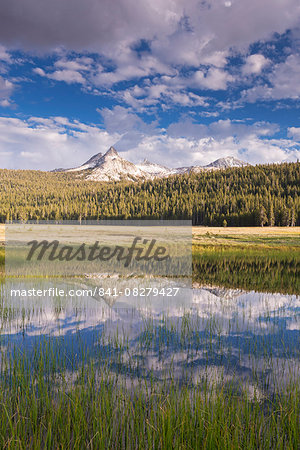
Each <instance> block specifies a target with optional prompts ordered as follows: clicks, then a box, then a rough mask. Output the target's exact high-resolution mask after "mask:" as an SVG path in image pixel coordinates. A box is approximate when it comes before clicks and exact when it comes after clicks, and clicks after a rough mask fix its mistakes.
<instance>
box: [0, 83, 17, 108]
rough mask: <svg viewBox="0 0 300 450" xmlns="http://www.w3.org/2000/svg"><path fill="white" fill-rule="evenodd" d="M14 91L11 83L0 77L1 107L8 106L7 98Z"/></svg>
mask: <svg viewBox="0 0 300 450" xmlns="http://www.w3.org/2000/svg"><path fill="white" fill-rule="evenodd" d="M13 89H14V85H13V83H12V82H11V81H9V80H6V79H5V78H3V77H2V76H1V75H0V102H1V106H4V107H6V106H10V101H9V97H10V96H11V94H12V92H13Z"/></svg>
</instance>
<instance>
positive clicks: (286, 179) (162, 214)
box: [0, 162, 300, 226]
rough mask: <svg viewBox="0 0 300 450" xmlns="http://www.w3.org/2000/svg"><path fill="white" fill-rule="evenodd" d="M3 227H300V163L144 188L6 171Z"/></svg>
mask: <svg viewBox="0 0 300 450" xmlns="http://www.w3.org/2000/svg"><path fill="white" fill-rule="evenodd" d="M0 177H1V178H0V179H1V182H0V199H1V201H0V221H1V222H5V221H6V220H24V221H25V220H45V219H46V220H60V219H79V220H85V219H106V218H118V219H122V218H124V219H128V218H132V219H133V218H135V219H139V218H147V219H148V218H151V219H161V218H162V219H171V218H173V219H179V218H180V219H187V218H193V223H194V224H195V225H208V226H219V225H221V226H226V225H228V226H263V225H265V226H272V225H279V226H288V225H289V226H294V225H300V163H299V162H298V163H289V164H288V163H285V164H277V165H276V164H273V165H264V166H255V167H253V166H247V167H242V168H231V169H226V170H216V171H211V172H204V173H200V174H191V175H177V176H172V177H169V178H165V179H156V180H154V181H147V182H144V183H128V182H126V183H125V182H123V183H122V182H118V183H103V182H102V183H101V182H94V181H89V182H88V181H81V180H80V179H78V178H76V177H75V176H74V174H69V173H48V172H38V171H25V170H23V171H20V170H15V171H13V170H4V169H2V170H0Z"/></svg>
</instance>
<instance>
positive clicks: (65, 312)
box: [1, 280, 300, 397]
mask: <svg viewBox="0 0 300 450" xmlns="http://www.w3.org/2000/svg"><path fill="white" fill-rule="evenodd" d="M155 282H157V281H155ZM39 283H40V286H41V285H43V282H41V281H40V282H39ZM133 283H135V284H139V283H141V282H140V281H139V280H135V281H134V282H133ZM27 284H28V283H27ZM113 284H114V285H117V283H116V280H115V281H113ZM162 284H163V280H162ZM45 285H47V287H49V285H51V282H49V281H48V282H47V283H46V282H45ZM53 285H54V284H53ZM26 286H27V285H26V282H16V281H6V282H5V283H4V284H3V285H2V286H1V292H2V305H1V346H2V351H7V352H11V354H12V355H14V354H16V352H20V351H21V352H23V353H26V354H28V355H29V357H30V355H31V354H33V353H34V352H35V351H36V349H37V346H38V348H39V351H43V346H45V345H48V343H49V341H51V345H52V346H53V347H52V348H53V351H54V353H55V352H56V351H57V354H60V355H64V358H65V361H67V363H66V362H65V365H64V367H65V370H68V371H76V370H77V369H78V368H79V367H80V366H82V364H83V363H84V362H83V360H82V348H85V349H88V355H89V358H91V359H93V361H94V363H95V366H97V365H98V367H100V366H101V365H106V366H107V367H108V368H109V371H110V372H111V373H119V374H120V376H123V377H124V378H126V377H128V378H130V380H131V382H132V383H134V382H137V381H138V379H139V378H141V377H143V378H147V377H150V376H151V378H154V379H155V380H156V381H157V382H159V381H161V380H165V379H166V378H168V377H170V373H171V372H172V378H173V379H176V380H178V381H179V382H183V381H185V382H186V381H187V380H188V382H190V383H192V384H195V383H198V382H201V381H202V382H203V380H206V381H207V382H209V383H217V382H218V380H220V379H222V380H223V381H224V380H228V381H230V380H232V379H233V378H234V379H235V382H237V383H240V385H241V386H247V392H248V395H251V392H252V394H253V395H254V392H255V396H256V397H257V396H259V395H260V396H263V395H264V393H265V392H266V390H269V389H271V386H273V387H275V386H276V388H278V387H279V386H284V385H285V384H286V383H290V382H292V381H293V380H297V379H299V375H300V373H299V372H300V371H299V353H300V350H299V349H300V345H299V344H300V297H299V296H294V295H282V294H270V293H260V292H253V291H252V292H246V291H242V290H235V289H225V288H209V287H198V288H194V289H193V290H191V289H189V288H188V287H187V288H183V289H181V290H180V293H179V295H178V296H176V297H162V296H157V297H153V296H149V297H136V296H132V295H131V296H127V297H125V296H124V295H123V296H122V295H120V296H118V297H117V298H111V297H110V298H105V296H104V297H102V298H101V297H99V296H98V297H97V298H92V297H84V298H75V297H74V298H68V299H67V298H53V297H48V298H47V297H40V298H32V297H31V298H29V297H27V298H26V297H22V298H20V297H18V298H17V297H16V298H12V297H11V296H10V290H11V289H13V288H24V287H26ZM55 286H59V283H58V282H56V283H55ZM62 286H63V287H65V286H64V285H63V284H62ZM62 349H63V351H62ZM66 355H67V357H66ZM29 359H30V358H29ZM85 362H86V361H85Z"/></svg>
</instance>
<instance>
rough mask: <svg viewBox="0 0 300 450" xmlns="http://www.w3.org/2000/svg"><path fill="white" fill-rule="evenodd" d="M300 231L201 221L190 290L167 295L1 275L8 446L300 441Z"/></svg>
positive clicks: (1, 373)
mask: <svg viewBox="0 0 300 450" xmlns="http://www.w3.org/2000/svg"><path fill="white" fill-rule="evenodd" d="M2 233H3V228H2ZM2 236H3V234H2ZM299 237H300V229H299V228H285V229H280V228H269V229H267V228H253V229H248V228H243V229H236V228H235V229H233V228H204V227H199V228H198V227H195V228H193V285H194V289H193V292H192V295H187V294H186V295H185V294H184V292H183V294H182V296H181V297H180V298H179V299H175V298H174V299H171V300H170V301H168V302H167V301H166V299H164V298H149V299H144V300H143V301H142V299H140V298H138V297H127V298H124V297H122V296H120V297H119V298H117V299H115V300H114V302H111V303H110V302H109V301H108V300H107V299H106V298H104V297H103V298H97V299H96V298H85V299H83V298H73V299H67V298H62V297H56V298H50V297H48V298H43V299H29V298H22V299H18V298H12V297H11V295H10V289H11V287H12V286H13V287H16V286H17V287H20V286H23V285H22V283H23V282H22V281H18V283H19V284H17V285H16V282H15V281H14V280H8V279H4V278H3V279H2V282H1V284H0V289H1V297H0V298H1V300H0V326H1V335H0V343H1V346H0V348H1V354H0V447H1V448H9V449H10V448H13V449H16V448H17V449H28V448H32V449H40V448H61V449H65V448H74V449H81V448H91V449H166V450H167V449H170V448H174V449H202V448H205V449H249V448H251V449H252V448H253V449H254V448H263V449H296V448H299V446H300V433H299V420H300V402H299V398H300V397H299V394H300V327H299V324H300V317H299V310H300V303H299V301H300V298H299V292H300V291H299V258H300V255H299V253H300V243H299ZM1 250H2V252H1V260H2V262H3V261H4V249H3V248H2V249H1ZM276 264H277V265H276ZM3 270H4V267H3V265H2V271H3ZM29 282H31V281H30V280H27V283H29ZM24 283H25V282H24ZM37 283H39V286H43V285H45V286H49V283H50V281H49V280H38V281H37ZM99 283H100V281H99ZM113 283H114V284H116V283H117V281H115V280H113ZM138 283H140V281H138ZM23 287H24V286H23Z"/></svg>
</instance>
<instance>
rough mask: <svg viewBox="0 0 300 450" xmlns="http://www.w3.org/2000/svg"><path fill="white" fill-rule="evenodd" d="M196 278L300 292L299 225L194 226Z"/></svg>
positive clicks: (199, 281) (198, 280)
mask: <svg viewBox="0 0 300 450" xmlns="http://www.w3.org/2000/svg"><path fill="white" fill-rule="evenodd" d="M193 280H194V282H196V283H200V284H209V285H217V286H220V285H221V286H226V287H234V288H242V289H247V290H257V291H264V292H285V293H290V294H299V293H300V227H282V228H281V227H278V228H277V227H265V228H262V227H255V228H247V227H245V228H208V227H194V228H193Z"/></svg>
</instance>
